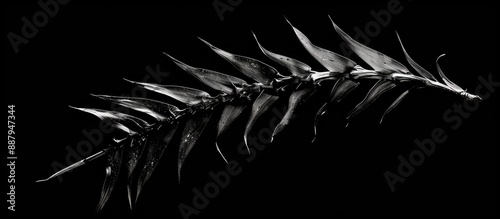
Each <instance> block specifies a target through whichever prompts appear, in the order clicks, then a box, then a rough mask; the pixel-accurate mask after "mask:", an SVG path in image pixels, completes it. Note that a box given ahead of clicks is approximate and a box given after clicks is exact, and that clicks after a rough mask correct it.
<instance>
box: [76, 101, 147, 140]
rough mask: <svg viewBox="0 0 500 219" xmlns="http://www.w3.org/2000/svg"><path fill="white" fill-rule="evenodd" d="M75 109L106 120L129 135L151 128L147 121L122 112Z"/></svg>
mask: <svg viewBox="0 0 500 219" xmlns="http://www.w3.org/2000/svg"><path fill="white" fill-rule="evenodd" d="M70 107H71V108H73V109H77V110H81V111H83V112H86V113H90V114H92V115H95V116H97V117H98V118H99V119H101V120H104V121H105V122H107V123H109V124H110V125H112V126H113V127H115V128H118V129H120V130H122V131H124V132H126V133H128V134H129V135H132V134H136V133H138V132H142V131H143V130H144V128H145V127H148V126H150V125H149V124H148V123H147V122H146V121H144V120H142V119H140V118H137V117H135V116H131V115H127V114H124V113H120V112H115V111H106V110H100V109H89V108H77V107H72V106H70Z"/></svg>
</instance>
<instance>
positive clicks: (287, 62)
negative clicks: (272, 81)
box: [252, 33, 312, 78]
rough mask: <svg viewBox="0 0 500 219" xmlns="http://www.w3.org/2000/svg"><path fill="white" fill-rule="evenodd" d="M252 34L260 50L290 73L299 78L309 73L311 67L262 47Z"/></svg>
mask: <svg viewBox="0 0 500 219" xmlns="http://www.w3.org/2000/svg"><path fill="white" fill-rule="evenodd" d="M252 34H253V37H254V38H255V41H256V42H257V45H258V46H259V48H260V50H261V51H262V53H264V55H266V56H267V57H268V58H270V59H271V60H273V61H275V62H277V63H278V64H280V65H282V66H284V67H286V68H287V69H288V71H290V72H291V73H292V75H294V76H296V77H299V78H306V77H307V76H309V75H310V74H311V70H312V69H311V67H310V66H309V65H307V64H305V63H303V62H301V61H298V60H296V59H293V58H289V57H287V56H283V55H280V54H277V53H274V52H271V51H269V50H267V49H266V48H264V47H263V46H262V45H261V44H260V43H259V40H258V39H257V36H256V35H255V34H254V33H252Z"/></svg>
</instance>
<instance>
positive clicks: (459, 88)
mask: <svg viewBox="0 0 500 219" xmlns="http://www.w3.org/2000/svg"><path fill="white" fill-rule="evenodd" d="M445 55H446V54H442V55H440V56H439V57H438V58H437V59H436V67H437V71H438V73H439V76H441V78H442V79H443V81H444V83H445V84H446V85H448V87H450V88H451V89H453V90H455V91H456V92H462V91H464V89H462V88H461V87H460V86H458V85H456V84H455V83H453V82H452V81H451V80H450V79H448V77H446V75H445V74H444V72H443V70H441V67H440V66H439V59H440V58H441V57H443V56H445Z"/></svg>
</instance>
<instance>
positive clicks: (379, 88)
mask: <svg viewBox="0 0 500 219" xmlns="http://www.w3.org/2000/svg"><path fill="white" fill-rule="evenodd" d="M395 86H396V84H394V82H392V81H389V80H383V79H381V80H379V81H377V83H375V85H373V87H372V88H371V89H370V91H368V94H366V96H365V98H364V99H363V101H361V102H360V103H359V104H358V105H356V107H355V108H354V109H353V110H352V111H351V112H350V113H349V115H348V116H347V118H346V119H347V120H349V119H350V118H352V117H354V116H356V115H357V114H358V113H360V112H361V111H363V110H364V109H366V108H367V107H368V106H370V105H371V104H372V103H373V102H374V101H375V100H377V98H378V97H380V95H382V94H383V93H385V92H386V91H388V90H390V89H392V88H394V87H395Z"/></svg>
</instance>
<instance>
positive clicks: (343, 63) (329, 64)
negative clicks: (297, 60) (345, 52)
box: [287, 20, 356, 73]
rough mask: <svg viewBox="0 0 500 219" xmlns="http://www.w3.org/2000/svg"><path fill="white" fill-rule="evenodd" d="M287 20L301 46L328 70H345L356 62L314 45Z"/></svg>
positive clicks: (352, 66)
mask: <svg viewBox="0 0 500 219" xmlns="http://www.w3.org/2000/svg"><path fill="white" fill-rule="evenodd" d="M287 22H288V23H289V24H290V26H292V28H293V31H294V32H295V35H297V38H298V39H299V41H300V43H302V46H304V48H305V49H306V50H307V51H308V52H309V53H310V54H311V55H312V56H313V57H314V59H316V60H317V61H318V62H319V63H320V64H321V65H323V66H324V67H325V68H326V69H328V71H331V72H341V73H343V72H346V71H349V70H351V69H353V68H354V66H356V63H355V62H354V61H352V60H350V59H348V58H346V57H344V56H341V55H339V54H337V53H334V52H332V51H329V50H326V49H323V48H321V47H318V46H315V45H314V44H312V43H311V41H309V39H308V38H307V37H306V36H305V35H304V34H303V33H302V32H300V30H298V29H297V28H295V27H294V26H293V25H292V24H291V23H290V22H289V21H288V20H287Z"/></svg>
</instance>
